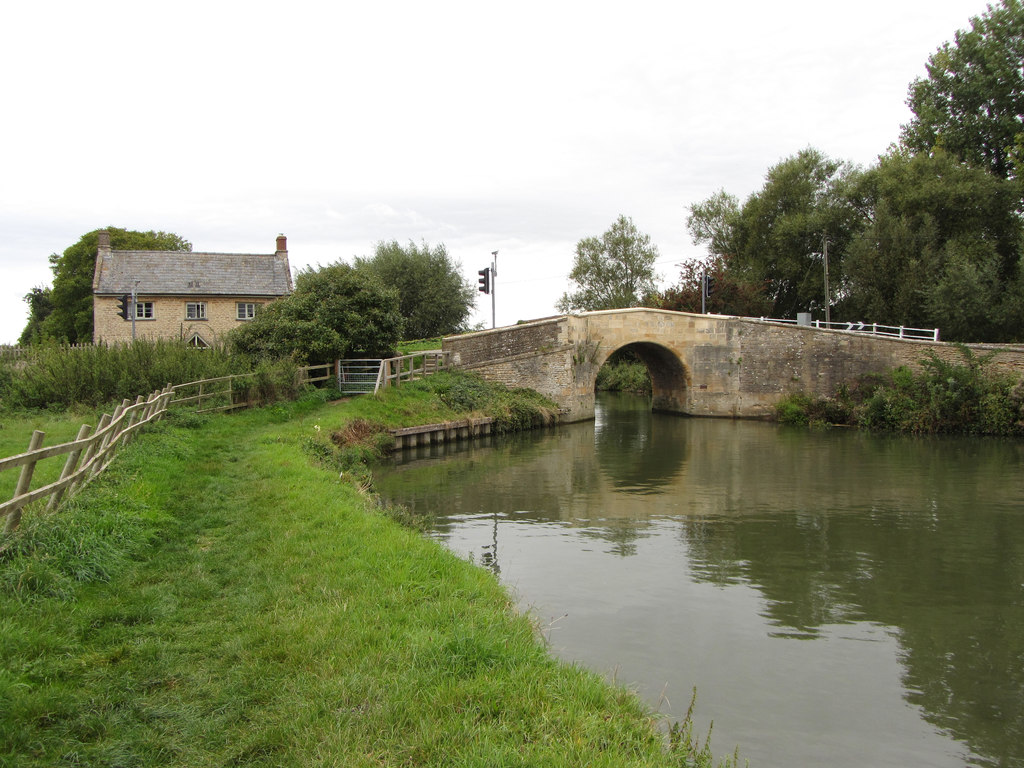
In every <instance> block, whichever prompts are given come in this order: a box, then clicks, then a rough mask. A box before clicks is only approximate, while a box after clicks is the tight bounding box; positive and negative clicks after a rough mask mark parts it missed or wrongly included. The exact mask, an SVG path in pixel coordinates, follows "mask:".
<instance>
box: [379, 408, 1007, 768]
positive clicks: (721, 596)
mask: <svg viewBox="0 0 1024 768" xmlns="http://www.w3.org/2000/svg"><path fill="white" fill-rule="evenodd" d="M625 405H626V407H625V408H616V407H614V406H613V407H606V409H605V410H604V411H603V412H602V413H601V415H600V418H599V419H598V420H597V421H596V422H595V423H590V424H581V425H573V426H571V427H566V428H560V429H558V430H556V431H553V432H549V433H546V434H532V435H520V436H516V437H515V438H512V439H508V440H496V441H494V442H493V444H492V445H488V446H484V445H480V444H474V445H472V446H460V447H459V448H458V449H457V450H456V451H454V452H453V453H451V454H448V455H447V456H446V457H441V456H439V455H437V454H439V452H438V451H437V450H436V449H433V452H434V453H435V456H434V457H430V456H427V455H420V456H419V457H417V456H415V455H410V456H409V457H408V458H407V459H406V460H404V461H403V462H402V463H399V464H396V465H395V466H394V467H392V468H391V469H390V470H388V471H387V472H384V473H382V474H381V475H380V476H379V478H378V488H379V490H380V491H381V492H382V493H384V494H385V495H386V496H388V497H390V498H392V499H395V500H399V501H404V502H405V503H407V504H409V505H410V506H411V507H412V508H413V509H425V510H430V511H431V512H432V513H434V514H435V515H437V516H438V527H437V535H438V536H439V537H441V538H444V539H446V540H447V541H448V542H449V544H450V545H451V546H453V548H455V549H456V550H457V551H460V552H465V553H467V554H471V555H472V556H474V557H475V558H476V559H477V560H478V562H481V563H483V564H485V565H488V566H489V567H491V568H493V569H494V570H495V572H500V574H501V576H502V578H503V579H504V580H506V581H507V583H509V584H511V585H512V586H513V587H514V588H515V589H517V590H518V592H519V594H520V595H521V596H522V598H523V600H524V602H525V603H526V604H528V605H530V606H531V607H532V608H533V609H534V610H535V611H536V612H537V613H538V615H539V616H540V617H541V619H542V622H543V621H545V620H550V619H552V618H558V617H561V616H563V615H566V618H565V620H563V621H559V622H558V623H557V627H556V628H554V629H553V630H552V633H551V635H552V642H553V645H554V647H555V648H556V649H558V650H559V652H560V653H562V654H563V655H565V656H566V657H568V658H574V659H581V660H584V661H586V663H588V664H591V665H592V666H594V667H595V668H598V669H612V668H614V667H617V668H619V669H620V673H619V677H620V679H626V680H628V681H635V682H636V683H638V684H639V685H640V687H641V689H642V690H644V691H645V692H646V693H647V694H648V695H649V696H650V698H651V700H652V703H654V702H655V701H656V700H657V699H658V697H659V693H660V691H661V690H662V688H663V686H664V683H665V681H666V680H668V681H669V682H670V683H671V687H672V689H673V690H674V694H675V696H676V698H686V692H688V691H689V688H690V686H692V685H693V684H695V683H696V684H697V685H698V686H699V689H700V695H701V703H700V709H701V710H702V711H703V714H705V715H706V716H708V717H713V718H714V720H715V723H716V724H715V733H716V737H715V742H716V743H717V745H718V746H720V747H722V748H723V749H724V750H729V749H730V748H731V746H732V744H733V743H736V742H738V743H740V744H741V745H742V747H743V752H744V754H745V755H746V756H748V757H750V759H751V764H752V765H756V766H765V765H784V764H805V765H806V764H823V763H828V764H831V765H844V764H845V765H855V764H856V765H861V764H863V763H865V762H870V763H871V764H874V765H907V764H928V765H962V764H964V763H965V762H969V763H970V764H977V765H992V766H995V765H999V766H1024V715H1022V713H1024V640H1022V638H1024V551H1022V549H1024V512H1022V509H1021V499H1024V475H1022V473H1021V466H1022V463H1024V449H1022V446H1021V445H1020V444H1019V443H1008V442H1000V441H983V440H973V439H942V440H935V439H927V440H918V439H905V438H887V437H878V436H872V435H865V434H862V433H856V432H843V431H831V432H822V433H808V432H806V431H802V430H784V429H778V428H776V427H774V426H771V425H765V424H757V423H746V422H731V421H720V420H704V419H685V418H678V417H669V416H659V415H657V414H653V415H652V414H651V413H650V412H649V410H648V409H647V408H646V406H645V404H640V405H636V404H630V403H627V404H625ZM679 703H683V702H679Z"/></svg>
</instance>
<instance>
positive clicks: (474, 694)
mask: <svg viewBox="0 0 1024 768" xmlns="http://www.w3.org/2000/svg"><path fill="white" fill-rule="evenodd" d="M371 407H376V406H374V404H373V403H371V402H370V399H369V398H366V399H361V400H354V401H348V402H346V403H341V404H335V405H331V404H325V403H323V402H322V400H319V399H317V398H314V397H310V398H306V399H305V400H302V401H299V402H296V403H290V404H279V405H275V406H270V407H268V408H264V409H259V410H252V411H247V412H244V413H237V414H232V415H215V416H209V417H207V416H200V417H197V416H194V415H188V414H179V415H177V416H172V417H171V418H170V419H168V420H166V421H164V422H162V423H161V424H159V425H157V426H156V427H154V428H152V429H150V430H148V431H147V432H146V433H144V434H143V435H142V436H141V437H140V438H139V439H138V440H136V441H135V442H133V443H132V444H131V445H130V446H128V447H127V448H126V449H125V450H124V451H123V452H122V453H121V454H120V456H119V458H118V460H117V461H116V462H115V463H114V465H113V466H112V468H111V469H110V470H108V472H107V473H105V474H104V475H103V476H102V477H101V478H100V479H99V480H97V481H96V482H94V483H93V484H92V485H90V486H89V487H88V488H87V489H86V490H85V491H84V492H83V493H81V494H80V495H79V496H77V497H76V498H75V499H73V500H72V501H71V502H70V503H69V504H68V505H66V506H65V507H64V508H62V510H61V511H60V512H59V513H58V514H57V515H52V516H41V515H26V518H25V523H24V524H23V527H22V528H21V529H19V531H18V533H17V534H16V535H15V536H14V537H13V538H12V539H9V540H7V541H6V542H5V545H6V547H7V548H6V551H5V552H4V553H3V554H2V555H0V764H4V765H18V766H55V765H90V766H240V765H246V766H264V765H265V766H382V765H384V766H407V765H409V766H411V765H423V766H432V765H436V766H441V765H444V766H499V765H500V766H505V765H507V766H515V765H544V766H590V765H594V766H621V765H627V766H647V765H684V764H689V761H690V759H691V758H690V757H689V756H688V754H689V753H688V752H687V751H686V750H683V749H677V750H675V751H666V749H665V746H664V741H663V739H662V738H661V737H660V736H659V735H658V733H657V732H656V730H655V728H654V726H653V720H652V716H651V713H650V712H649V711H647V710H646V709H645V708H644V707H643V706H642V705H640V704H639V703H638V701H637V700H636V698H635V697H634V696H633V695H631V694H630V693H628V692H627V691H625V690H623V689H621V688H616V687H613V686H610V685H608V684H607V683H605V682H604V681H603V680H601V679H600V678H599V677H598V676H597V675H595V674H592V673H590V672H587V671H584V670H582V669H579V668H576V667H571V666H566V665H564V664H561V663H558V662H556V661H555V660H553V659H552V657H551V656H550V655H549V654H548V653H547V652H546V649H545V648H544V646H543V645H542V644H541V643H540V642H539V640H538V639H537V634H536V632H535V629H534V627H533V625H532V623H531V621H530V619H529V618H528V617H526V616H522V615H519V614H518V613H517V612H516V611H515V610H514V608H513V606H512V604H511V602H510V599H509V596H508V595H507V594H506V592H505V591H504V590H503V589H502V588H501V586H500V585H499V584H498V583H497V582H496V580H495V579H494V577H493V576H492V575H491V574H490V573H489V572H487V571H486V570H484V569H481V568H477V567H474V566H473V565H471V564H470V563H467V562H465V561H462V560H460V559H459V558H457V557H455V556H454V555H452V554H451V553H449V552H448V551H446V550H445V549H444V548H443V547H442V546H441V545H439V544H437V543H436V542H433V541H430V540H427V539H424V538H422V537H420V536H418V535H417V534H415V533H414V532H412V531H411V530H409V529H407V528H403V527H402V526H399V525H397V524H395V523H394V522H392V521H391V520H390V519H388V518H387V517H386V516H384V515H383V514H381V513H380V512H379V511H378V509H377V506H376V504H375V503H374V501H373V499H372V498H370V497H368V496H366V495H365V494H363V493H361V492H360V491H358V490H357V489H356V488H355V487H353V486H352V485H350V484H347V483H344V482H341V481H340V480H339V478H338V476H337V474H336V473H335V472H328V471H324V470H323V469H320V468H318V467H317V466H315V465H314V464H313V463H311V462H310V461H309V460H308V455H307V453H306V452H305V450H304V449H303V441H304V440H305V439H306V438H308V437H309V436H310V435H315V434H319V433H320V432H322V431H325V430H335V429H339V428H341V427H342V426H343V425H344V424H345V423H347V422H349V421H351V420H352V419H353V418H355V417H356V416H357V415H358V414H359V411H360V409H361V408H371ZM419 415H420V417H422V418H424V419H429V418H433V414H432V413H420V414H419ZM316 427H320V429H319V430H318V429H316ZM705 762H706V760H705Z"/></svg>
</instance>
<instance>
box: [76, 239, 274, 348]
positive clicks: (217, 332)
mask: <svg viewBox="0 0 1024 768" xmlns="http://www.w3.org/2000/svg"><path fill="white" fill-rule="evenodd" d="M133 290H134V291H135V303H134V318H133V317H132V314H133V313H132V309H133V305H132V302H131V295H132V291H133ZM291 291H292V276H291V269H290V267H289V266H288V241H287V239H286V238H285V236H284V235H278V237H277V249H276V251H275V252H274V253H268V254H262V253H195V252H190V253H185V252H181V251H115V250H111V247H110V234H109V233H108V232H100V233H99V246H98V248H97V251H96V272H95V274H94V275H93V281H92V293H93V310H92V311H93V341H94V342H97V343H99V342H122V341H131V340H132V332H133V328H134V333H135V337H136V338H148V339H157V338H161V339H180V340H182V341H184V342H185V343H186V344H190V345H192V346H196V347H208V346H211V345H212V344H214V343H216V342H217V341H219V340H220V339H221V338H222V337H223V336H224V334H225V333H227V332H228V331H230V330H231V329H232V328H237V327H238V325H239V324H240V323H244V322H247V321H249V320H252V319H253V317H255V316H256V313H257V312H258V311H259V307H260V306H261V305H263V304H266V303H267V302H270V301H273V300H274V299H278V298H280V297H281V296H285V295H287V294H289V293H291ZM133 319H134V322H133Z"/></svg>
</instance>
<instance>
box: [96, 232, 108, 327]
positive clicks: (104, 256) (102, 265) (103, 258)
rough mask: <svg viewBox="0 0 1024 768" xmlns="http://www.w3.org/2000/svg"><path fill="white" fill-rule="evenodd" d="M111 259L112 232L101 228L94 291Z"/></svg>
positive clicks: (98, 239)
mask: <svg viewBox="0 0 1024 768" xmlns="http://www.w3.org/2000/svg"><path fill="white" fill-rule="evenodd" d="M109 259H110V233H109V232H108V231H107V230H105V229H101V230H100V231H99V232H97V233H96V266H95V267H94V269H93V273H92V290H93V292H94V293H95V292H96V291H98V290H99V288H100V275H101V274H102V273H103V272H104V271H105V270H106V269H107V261H108V260H109ZM94 338H95V336H94Z"/></svg>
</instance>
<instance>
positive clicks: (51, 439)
mask: <svg viewBox="0 0 1024 768" xmlns="http://www.w3.org/2000/svg"><path fill="white" fill-rule="evenodd" d="M98 423H99V415H98V414H97V413H96V412H94V411H92V410H89V409H84V408H77V409H74V410H70V411H63V412H61V411H28V410H22V411H16V412H0V458H5V457H7V456H15V455H17V454H19V453H24V452H25V451H27V450H28V445H29V440H30V439H31V437H32V433H33V432H34V431H35V430H40V431H42V432H44V433H45V434H46V436H45V437H44V438H43V446H44V447H46V446H50V445H58V444H60V443H67V442H70V441H72V440H74V439H75V437H76V436H77V434H78V429H79V427H81V426H82V424H89V425H90V426H92V427H93V429H95V428H96V425H97V424H98ZM65 459H67V456H54V457H51V458H49V459H44V460H42V461H40V462H38V463H37V464H36V469H35V473H34V475H33V482H32V487H33V488H38V487H40V486H41V485H46V484H47V483H50V482H53V481H54V480H57V479H58V478H59V477H60V473H61V470H62V469H63V468H64V461H65ZM19 472H20V469H18V468H12V469H7V470H4V471H2V472H0V501H7V500H9V499H10V498H11V496H12V495H13V493H14V488H15V486H16V485H17V482H18V474H19Z"/></svg>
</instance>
